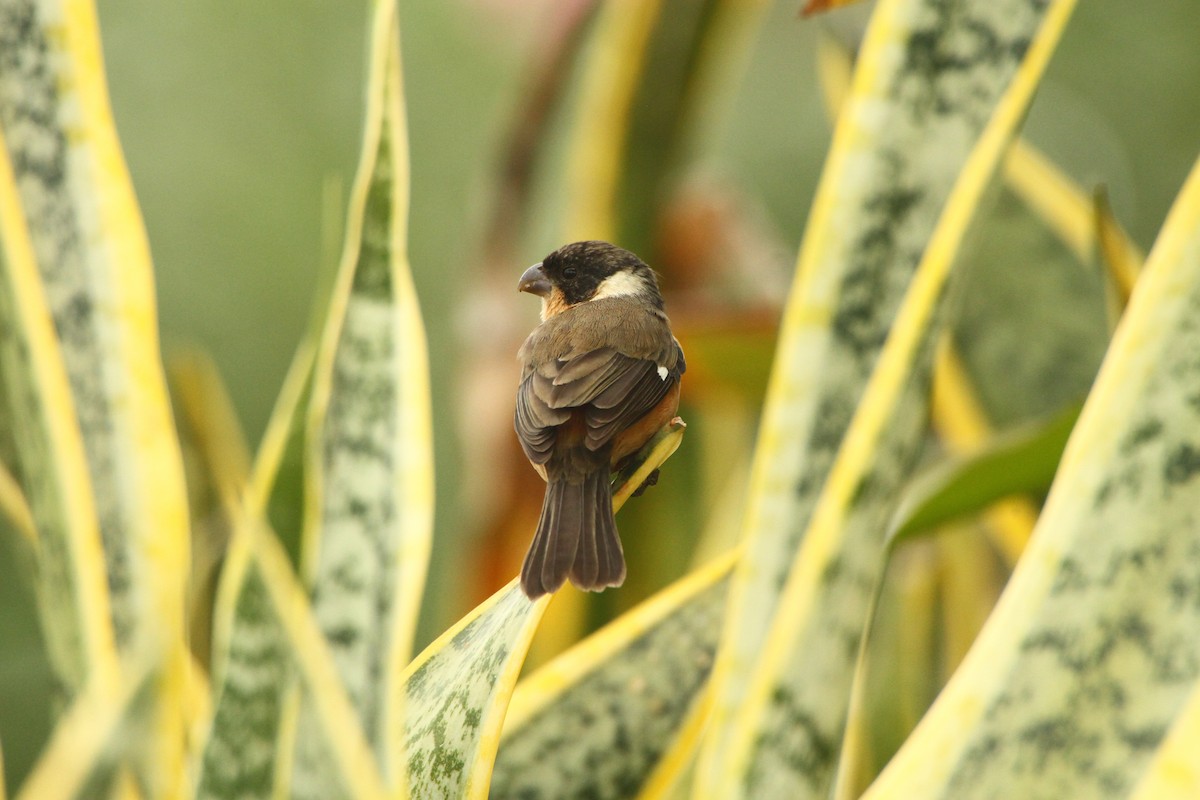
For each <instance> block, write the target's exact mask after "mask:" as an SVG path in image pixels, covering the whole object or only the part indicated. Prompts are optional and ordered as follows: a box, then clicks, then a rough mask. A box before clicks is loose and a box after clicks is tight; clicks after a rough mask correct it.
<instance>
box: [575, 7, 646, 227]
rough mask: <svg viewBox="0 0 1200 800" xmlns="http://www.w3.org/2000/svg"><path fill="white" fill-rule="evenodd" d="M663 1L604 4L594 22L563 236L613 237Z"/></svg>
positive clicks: (584, 74) (576, 124)
mask: <svg viewBox="0 0 1200 800" xmlns="http://www.w3.org/2000/svg"><path fill="white" fill-rule="evenodd" d="M662 5H663V4H662V0H616V2H610V3H605V4H604V5H603V6H602V7H601V9H600V12H599V14H598V15H597V18H596V20H595V22H594V23H593V25H594V26H595V32H594V34H593V39H592V49H591V52H590V54H589V57H588V59H587V62H586V64H585V66H584V72H583V77H582V79H581V80H582V85H581V87H580V94H581V97H580V99H579V106H578V108H579V113H578V114H577V116H576V119H575V130H574V133H573V134H572V136H573V142H572V143H571V145H570V149H569V152H570V155H569V162H568V164H567V172H566V181H565V184H566V186H565V189H566V195H565V196H566V197H567V198H568V205H567V211H566V218H565V219H564V221H563V230H564V236H563V239H564V240H565V241H574V240H576V239H604V240H607V241H613V240H615V239H616V238H617V220H616V202H617V190H618V185H619V181H620V172H621V163H622V155H623V151H624V149H625V146H626V134H627V128H628V125H629V119H630V114H631V113H632V110H633V104H634V99H635V95H636V92H637V88H638V79H639V77H641V71H642V65H643V64H644V62H645V58H646V54H647V49H648V45H649V43H650V36H651V33H652V32H653V30H654V24H655V22H656V21H657V19H658V17H659V14H660V12H661V10H662Z"/></svg>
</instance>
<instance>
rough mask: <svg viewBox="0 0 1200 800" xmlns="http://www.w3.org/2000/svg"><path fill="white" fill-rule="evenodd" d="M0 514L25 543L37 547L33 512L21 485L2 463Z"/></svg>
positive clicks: (0, 472) (0, 474)
mask: <svg viewBox="0 0 1200 800" xmlns="http://www.w3.org/2000/svg"><path fill="white" fill-rule="evenodd" d="M0 515H3V516H4V518H5V519H7V520H8V521H9V523H10V524H11V525H12V528H13V530H15V531H16V532H17V533H19V534H21V536H22V537H23V538H24V539H25V542H26V544H28V545H29V546H30V547H32V548H34V549H35V550H36V549H37V544H38V533H37V526H36V525H35V524H34V522H33V512H32V511H31V510H30V509H29V502H28V501H27V500H26V499H25V493H24V492H23V491H21V485H20V484H19V483H18V482H17V479H16V478H15V477H13V474H12V473H11V472H9V471H8V467H6V466H5V465H4V464H3V463H0Z"/></svg>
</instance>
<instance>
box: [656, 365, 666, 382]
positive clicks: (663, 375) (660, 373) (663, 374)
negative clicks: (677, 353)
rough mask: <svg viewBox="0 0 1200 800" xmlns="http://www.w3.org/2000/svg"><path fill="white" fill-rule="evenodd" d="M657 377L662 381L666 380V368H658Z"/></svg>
mask: <svg viewBox="0 0 1200 800" xmlns="http://www.w3.org/2000/svg"><path fill="white" fill-rule="evenodd" d="M658 377H659V378H661V379H662V380H664V381H665V380H666V379H667V368H666V367H663V366H660V367H659V368H658Z"/></svg>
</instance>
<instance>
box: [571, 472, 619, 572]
mask: <svg viewBox="0 0 1200 800" xmlns="http://www.w3.org/2000/svg"><path fill="white" fill-rule="evenodd" d="M584 495H585V498H586V502H587V503H588V507H589V508H590V509H593V511H592V512H591V515H590V518H589V519H588V522H589V523H590V524H585V525H584V526H583V530H582V532H581V534H580V537H579V554H578V555H577V556H576V557H575V564H574V565H573V566H572V567H571V573H570V575H571V583H573V584H575V585H576V586H578V587H579V588H580V589H585V590H588V591H600V590H602V589H605V588H607V587H609V586H620V585H621V584H622V583H624V582H625V554H624V553H623V552H622V551H621V538H620V536H619V535H618V534H617V521H616V520H615V519H614V518H613V510H612V486H611V484H610V483H609V480H608V471H607V470H602V471H599V472H593V473H592V474H590V475H589V476H588V477H587V480H586V482H585V483H584Z"/></svg>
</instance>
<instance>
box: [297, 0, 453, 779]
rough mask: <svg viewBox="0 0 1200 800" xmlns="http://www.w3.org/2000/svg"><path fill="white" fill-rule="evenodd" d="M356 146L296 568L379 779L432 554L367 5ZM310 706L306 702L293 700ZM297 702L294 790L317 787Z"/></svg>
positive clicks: (382, 63)
mask: <svg viewBox="0 0 1200 800" xmlns="http://www.w3.org/2000/svg"><path fill="white" fill-rule="evenodd" d="M370 58H371V74H370V77H369V82H368V89H367V94H368V107H367V124H366V139H365V142H364V145H363V154H362V161H361V163H360V166H359V173H358V177H357V179H356V182H355V187H354V190H353V195H352V200H351V211H350V216H349V220H348V223H347V226H346V230H347V235H346V245H345V249H344V251H343V255H342V261H341V267H340V272H339V275H338V278H337V282H336V284H335V287H334V291H333V296H332V299H331V305H330V311H329V313H328V316H327V318H326V326H325V330H324V332H323V335H322V338H321V342H320V347H319V350H318V353H317V361H316V366H315V371H314V374H313V384H312V393H311V397H310V399H309V404H308V409H307V415H308V426H307V433H306V445H307V448H308V454H307V457H306V467H305V480H306V491H305V502H306V508H305V523H304V539H303V542H302V548H301V570H302V572H303V574H304V576H305V579H306V582H307V583H308V584H309V585H310V586H311V595H312V604H313V613H314V615H315V617H316V619H317V622H318V624H319V625H320V626H321V629H322V630H323V631H324V632H325V636H326V638H327V640H328V641H329V644H330V648H331V651H332V653H333V656H334V660H335V662H336V663H337V666H338V672H339V674H340V676H341V679H342V681H343V682H344V684H345V685H346V688H347V691H348V692H349V695H350V699H351V701H352V702H353V704H354V706H355V708H356V709H357V711H358V714H359V718H360V721H361V723H362V726H363V728H364V730H365V731H366V735H367V739H368V741H369V742H371V744H372V746H373V747H374V748H375V751H376V754H377V756H378V757H379V758H380V759H381V762H382V763H383V764H384V765H385V770H386V772H387V774H388V775H389V777H394V776H395V774H396V772H397V771H398V770H397V769H396V768H394V767H393V766H392V765H391V760H390V759H391V755H390V754H392V753H395V752H397V751H398V749H399V747H400V744H401V742H402V740H403V718H404V717H403V711H402V708H401V705H402V699H403V692H402V687H401V686H400V685H398V684H396V683H395V680H396V678H397V676H398V675H399V674H400V672H401V670H402V669H403V667H404V665H405V664H406V663H408V661H409V658H410V650H411V647H412V639H413V635H414V632H415V628H416V620H417V613H418V611H419V607H420V598H421V594H422V589H423V586H424V579H425V570H426V567H427V563H428V558H429V548H430V538H431V533H432V523H433V482H432V481H433V478H432V476H433V445H432V423H431V419H430V417H431V411H430V396H429V367H428V363H427V362H428V358H427V355H426V344H425V332H424V328H423V324H422V321H421V314H420V309H419V307H418V305H417V298H416V291H415V288H414V286H413V280H412V275H411V272H410V270H409V265H408V260H407V255H406V249H407V243H406V239H407V215H408V143H407V133H406V127H405V124H406V123H405V119H404V101H403V97H402V94H401V92H402V78H401V74H400V49H399V34H398V33H397V25H396V13H395V7H394V4H390V3H379V4H378V5H377V7H376V11H375V16H374V23H373V33H372V51H371V56H370ZM302 705H303V706H304V707H307V705H308V699H305V700H304V701H303V702H302ZM311 719H312V716H311V715H310V714H309V713H307V711H306V710H304V708H302V710H301V713H300V716H299V721H300V728H299V729H298V732H297V735H298V737H299V738H298V745H297V746H298V750H297V761H296V768H297V770H298V772H297V778H296V782H295V789H296V790H301V789H302V787H309V786H315V785H316V781H315V778H314V777H313V776H311V775H309V774H308V771H307V768H306V766H305V765H306V763H307V760H306V759H305V758H304V757H303V754H304V753H305V752H307V748H306V746H305V745H304V739H305V738H306V737H309V736H311V735H312V734H310V732H309V730H308V729H309V726H308V725H307V722H308V721H310V720H311Z"/></svg>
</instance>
